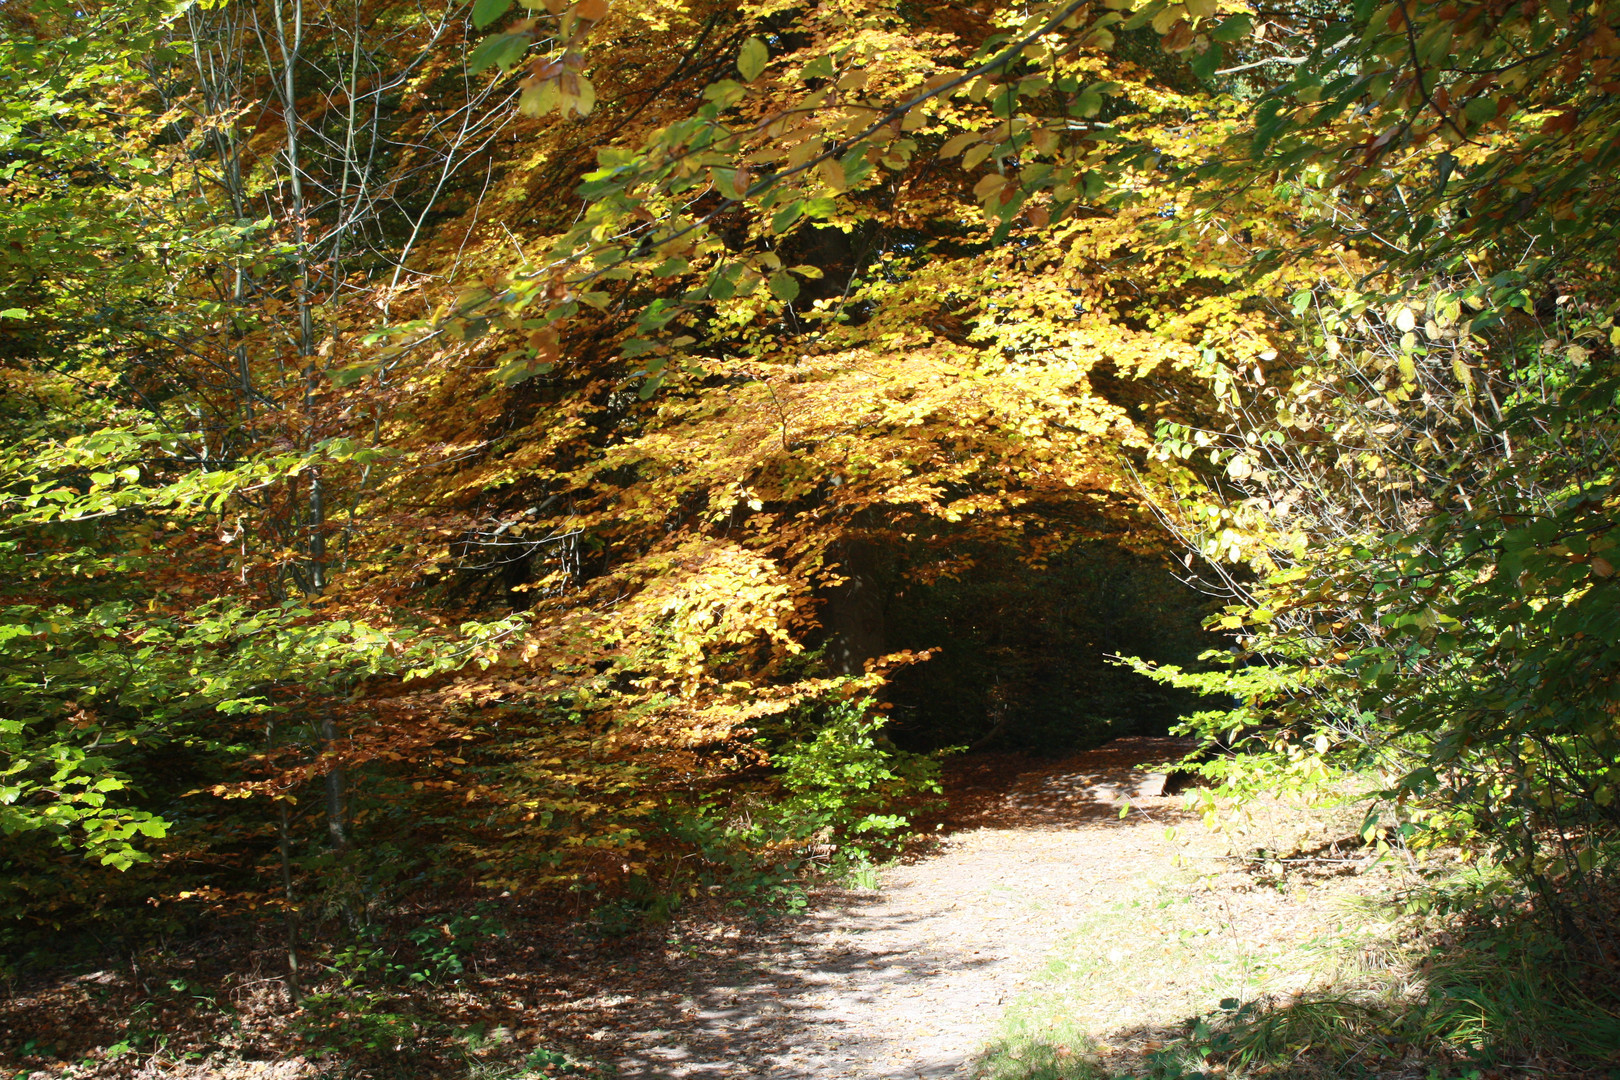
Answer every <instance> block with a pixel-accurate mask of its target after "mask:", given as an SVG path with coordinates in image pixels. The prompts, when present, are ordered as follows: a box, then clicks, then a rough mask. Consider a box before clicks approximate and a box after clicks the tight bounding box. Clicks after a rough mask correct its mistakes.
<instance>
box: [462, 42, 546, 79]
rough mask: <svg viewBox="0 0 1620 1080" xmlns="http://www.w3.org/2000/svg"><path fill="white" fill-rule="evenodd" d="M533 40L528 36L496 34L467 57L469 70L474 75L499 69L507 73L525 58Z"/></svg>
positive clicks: (479, 44) (480, 43)
mask: <svg viewBox="0 0 1620 1080" xmlns="http://www.w3.org/2000/svg"><path fill="white" fill-rule="evenodd" d="M531 40H532V39H531V38H530V37H529V35H528V34H496V35H495V36H494V37H487V38H485V39H484V40H483V41H480V42H479V43H478V48H476V49H474V50H473V51H472V55H471V56H469V57H467V69H468V70H469V71H471V72H472V73H473V74H474V75H477V74H480V73H482V72H484V71H487V70H489V69H490V68H491V67H498V68H500V69H501V70H502V71H506V70H507V69H509V68H511V67H512V66H513V65H514V64H516V63H517V62H518V61H519V60H521V59H522V58H523V54H524V53H525V52H527V51H528V49H529V43H530V41H531Z"/></svg>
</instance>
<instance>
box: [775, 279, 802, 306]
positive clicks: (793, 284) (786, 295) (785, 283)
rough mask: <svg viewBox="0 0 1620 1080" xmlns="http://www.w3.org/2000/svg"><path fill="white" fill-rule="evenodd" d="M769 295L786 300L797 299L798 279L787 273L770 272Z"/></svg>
mask: <svg viewBox="0 0 1620 1080" xmlns="http://www.w3.org/2000/svg"><path fill="white" fill-rule="evenodd" d="M771 295H772V296H774V297H776V298H777V299H778V300H782V301H786V302H791V301H794V300H797V299H798V298H799V282H798V279H797V278H795V277H794V276H793V275H792V274H789V273H781V274H772V275H771Z"/></svg>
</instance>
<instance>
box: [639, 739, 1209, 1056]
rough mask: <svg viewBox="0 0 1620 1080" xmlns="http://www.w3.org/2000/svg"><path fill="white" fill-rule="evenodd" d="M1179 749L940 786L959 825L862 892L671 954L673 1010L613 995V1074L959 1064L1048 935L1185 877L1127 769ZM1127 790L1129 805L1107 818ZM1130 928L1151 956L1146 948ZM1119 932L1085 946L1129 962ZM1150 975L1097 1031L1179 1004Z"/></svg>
mask: <svg viewBox="0 0 1620 1080" xmlns="http://www.w3.org/2000/svg"><path fill="white" fill-rule="evenodd" d="M1180 748H1181V744H1179V743H1178V742H1177V741H1175V740H1169V739H1146V738H1139V739H1128V740H1119V741H1117V742H1114V743H1111V744H1109V745H1108V746H1107V747H1104V748H1102V749H1100V750H1097V751H1093V752H1091V753H1087V754H1082V755H1077V756H1075V757H1073V758H1070V759H1067V760H1065V761H1061V762H1056V763H1053V764H1051V765H1049V766H1044V767H1042V768H1039V769H1035V770H1032V771H1030V772H1027V773H1025V774H1023V775H1021V776H1018V777H1017V778H1016V780H1015V781H1014V783H1013V784H1012V786H1011V787H1010V788H1009V787H1007V786H1006V782H1005V778H1002V780H1001V782H1000V783H999V784H993V783H992V784H986V785H984V788H985V789H984V790H974V789H972V788H971V786H970V788H969V790H966V791H961V790H959V791H957V792H955V793H954V797H953V809H952V811H951V813H952V814H953V815H954V816H955V821H954V822H953V824H955V825H956V826H957V828H958V829H959V830H960V831H957V832H955V833H953V834H952V835H951V836H950V837H949V838H948V839H946V840H944V841H943V842H942V843H941V844H940V846H939V848H938V849H937V850H936V851H934V852H933V853H931V854H929V855H928V856H926V857H924V858H922V859H920V860H918V861H916V862H914V863H911V864H909V865H902V866H898V867H894V868H892V869H890V870H888V871H886V872H884V874H883V875H882V881H881V888H880V889H878V890H876V891H846V892H842V893H840V894H838V895H836V896H834V897H833V898H831V899H830V901H829V902H824V903H822V904H820V905H818V906H817V908H816V909H815V910H813V911H812V912H810V913H809V914H807V915H805V916H804V917H803V918H801V919H798V920H791V921H789V922H788V923H786V925H785V926H781V927H779V928H778V932H777V933H776V934H774V935H769V936H763V937H761V938H759V939H757V940H754V941H748V942H739V943H738V945H737V946H736V947H735V948H730V949H720V950H718V951H716V950H708V949H706V950H703V953H702V955H692V956H688V957H686V958H685V960H686V962H685V963H681V964H678V965H671V967H670V969H669V970H670V975H671V976H673V977H679V978H681V979H682V981H683V985H682V986H681V988H680V1008H679V1010H678V1011H676V1012H674V1013H671V1012H670V1010H668V1008H667V1003H659V1002H645V1001H644V1002H639V1003H638V1002H625V1003H623V1004H624V1005H626V1006H629V1008H628V1009H626V1012H628V1013H630V1014H631V1015H622V1016H621V1017H620V1024H621V1030H623V1028H624V1027H642V1030H641V1031H640V1032H639V1033H638V1034H637V1035H635V1036H633V1037H631V1038H630V1039H628V1040H626V1041H625V1042H624V1043H622V1044H621V1045H622V1047H623V1050H622V1053H621V1054H620V1056H619V1058H618V1061H617V1065H618V1067H619V1068H620V1070H621V1071H622V1075H624V1076H626V1077H648V1078H651V1077H680V1078H684V1077H710V1076H714V1077H719V1076H727V1077H732V1076H762V1077H780V1078H783V1080H786V1078H794V1077H803V1078H810V1077H815V1078H823V1077H860V1078H890V1077H893V1078H900V1077H905V1078H914V1077H945V1076H971V1075H973V1074H974V1072H975V1071H976V1063H977V1061H978V1059H979V1057H980V1055H981V1053H982V1052H983V1050H984V1048H985V1047H986V1046H987V1045H988V1044H990V1043H991V1042H992V1041H993V1040H994V1039H995V1037H996V1034H997V1028H998V1024H999V1022H1000V1021H1001V1018H1002V1015H1003V1013H1004V1011H1005V1009H1006V1008H1007V1007H1008V1005H1009V1003H1010V1002H1013V1001H1014V1000H1016V999H1018V998H1020V997H1021V996H1024V995H1027V994H1028V993H1030V992H1032V990H1038V985H1039V983H1040V981H1041V976H1042V975H1043V973H1044V972H1045V967H1044V966H1045V965H1048V964H1049V963H1050V962H1051V958H1052V957H1053V955H1054V953H1055V952H1058V951H1061V950H1060V946H1063V945H1065V944H1070V945H1072V944H1073V941H1072V940H1071V939H1073V938H1074V937H1075V935H1076V934H1077V933H1079V934H1081V935H1082V936H1085V934H1084V931H1085V929H1086V927H1087V925H1088V924H1089V923H1093V922H1095V921H1096V917H1097V916H1098V915H1099V913H1107V912H1114V911H1116V910H1117V909H1118V908H1119V906H1120V905H1121V903H1128V902H1129V901H1130V899H1131V898H1133V897H1140V896H1141V895H1143V894H1144V890H1150V889H1151V888H1152V887H1153V885H1154V883H1156V882H1163V881H1169V880H1173V879H1177V878H1178V875H1179V876H1180V877H1185V876H1186V874H1185V871H1182V870H1178V869H1177V865H1176V864H1177V860H1176V856H1177V854H1178V853H1180V854H1181V855H1182V856H1183V858H1182V859H1181V860H1180V862H1181V864H1182V865H1185V863H1186V861H1187V858H1186V857H1187V855H1188V854H1189V853H1188V850H1187V848H1186V843H1185V841H1181V842H1175V841H1172V840H1170V839H1167V838H1166V828H1167V825H1168V824H1170V823H1172V822H1173V821H1179V820H1181V817H1182V814H1181V809H1180V808H1181V800H1180V799H1173V798H1172V799H1166V798H1160V797H1158V796H1157V794H1156V792H1157V789H1158V786H1159V781H1160V779H1161V778H1158V777H1153V776H1150V775H1149V774H1148V773H1147V772H1146V771H1145V770H1144V769H1143V768H1142V767H1141V766H1143V765H1144V764H1146V763H1151V762H1156V761H1162V760H1164V759H1165V758H1167V757H1171V756H1175V755H1176V754H1177V753H1178V752H1179V750H1180ZM1127 802H1128V803H1129V804H1130V805H1131V806H1132V807H1133V812H1132V813H1130V814H1128V815H1127V816H1126V817H1125V818H1123V819H1122V818H1121V817H1120V814H1119V811H1120V809H1121V808H1122V807H1123V806H1125V805H1126V804H1127ZM1184 824H1185V823H1184ZM963 826H966V827H963ZM1185 831H1186V832H1189V833H1193V832H1196V831H1197V830H1196V828H1193V829H1186V830H1185ZM1193 854H1194V855H1196V854H1198V853H1196V852H1194V853H1193ZM1099 930H1100V932H1104V933H1107V931H1106V930H1103V929H1102V928H1099ZM1117 932H1118V929H1117V928H1115V930H1114V931H1113V933H1117ZM1148 936H1149V937H1153V938H1154V940H1153V941H1152V942H1151V943H1152V945H1153V946H1154V948H1155V950H1156V951H1157V952H1158V953H1159V955H1158V956H1156V957H1155V958H1154V960H1153V961H1151V962H1152V963H1154V964H1155V965H1156V966H1161V967H1162V966H1164V963H1163V960H1161V959H1160V958H1159V956H1162V950H1161V949H1160V944H1161V943H1160V941H1159V940H1158V939H1157V937H1154V935H1148ZM1160 936H1162V935H1160ZM1134 937H1135V935H1130V934H1126V935H1123V936H1122V938H1121V940H1119V941H1117V942H1107V941H1101V940H1094V941H1091V942H1089V944H1090V945H1095V946H1097V947H1098V948H1101V949H1102V950H1103V954H1104V955H1105V956H1106V955H1108V954H1109V953H1112V954H1113V955H1114V956H1116V957H1118V961H1117V962H1118V963H1121V964H1123V963H1125V962H1126V960H1127V954H1129V956H1130V957H1131V958H1133V959H1140V957H1138V956H1137V954H1139V953H1140V952H1141V948H1140V945H1141V942H1139V941H1136V940H1134ZM1128 939H1129V940H1128ZM1081 944H1082V945H1086V944H1088V943H1087V942H1081ZM694 952H696V950H694ZM1166 959H1168V958H1166ZM1152 974H1153V973H1150V972H1143V976H1144V978H1143V979H1142V980H1141V983H1142V987H1141V990H1140V992H1138V993H1136V994H1133V995H1128V998H1130V999H1134V1000H1124V1001H1114V1002H1113V1003H1112V1007H1111V1008H1109V1010H1108V1011H1109V1012H1111V1013H1112V1014H1113V1015H1107V1016H1097V1017H1095V1018H1094V1019H1095V1020H1096V1021H1098V1022H1100V1023H1102V1024H1103V1025H1104V1026H1103V1028H1102V1029H1101V1030H1098V1031H1097V1035H1098V1036H1102V1035H1105V1034H1108V1033H1109V1032H1110V1031H1112V1030H1114V1029H1115V1028H1117V1027H1118V1025H1120V1024H1121V1023H1123V1024H1126V1025H1130V1024H1131V1023H1133V1022H1134V1023H1135V1025H1136V1027H1137V1028H1139V1029H1143V1030H1145V1025H1150V1024H1151V1022H1152V1021H1154V1020H1156V1019H1158V1020H1162V1019H1164V1016H1163V1014H1164V1013H1165V1008H1166V1007H1168V1008H1169V1010H1170V1012H1171V1013H1172V1014H1174V1013H1175V1010H1176V1009H1177V1008H1184V1007H1185V1006H1187V1005H1192V1004H1194V1002H1193V1001H1192V1000H1186V1001H1183V1000H1180V999H1181V998H1183V997H1186V995H1181V994H1174V993H1172V994H1171V995H1170V1000H1164V997H1163V994H1162V993H1161V994H1160V995H1159V996H1158V997H1157V998H1156V997H1155V996H1154V994H1153V992H1152V984H1154V983H1157V982H1161V981H1163V980H1161V979H1156V978H1152V977H1148V976H1150V975H1152ZM1158 974H1160V975H1163V974H1166V973H1164V972H1159V973H1158ZM1169 978H1170V981H1171V983H1172V984H1173V983H1174V981H1175V980H1174V973H1173V972H1170V973H1169ZM1114 996H1115V997H1117V996H1118V995H1114ZM1144 1005H1145V1006H1147V1008H1146V1009H1145V1011H1144V1009H1143V1008H1140V1007H1137V1006H1144ZM661 1006H663V1007H661ZM1154 1014H1160V1015H1157V1016H1156V1015H1154ZM1180 1015H1186V1013H1184V1012H1183V1013H1181V1014H1180ZM614 1041H618V1040H617V1039H615V1040H614Z"/></svg>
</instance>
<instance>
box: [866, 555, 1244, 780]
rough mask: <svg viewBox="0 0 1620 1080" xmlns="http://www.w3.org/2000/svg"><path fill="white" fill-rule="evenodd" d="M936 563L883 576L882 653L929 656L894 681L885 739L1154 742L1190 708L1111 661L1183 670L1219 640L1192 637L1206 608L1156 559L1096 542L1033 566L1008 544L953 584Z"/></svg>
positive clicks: (991, 744)
mask: <svg viewBox="0 0 1620 1080" xmlns="http://www.w3.org/2000/svg"><path fill="white" fill-rule="evenodd" d="M940 570H941V567H939V566H936V565H919V566H909V565H906V564H905V563H904V562H897V563H896V565H894V566H893V567H892V568H890V569H889V571H888V572H889V575H890V578H891V581H892V587H891V590H890V592H889V594H888V598H887V603H886V606H885V611H884V629H885V637H886V646H887V648H888V649H890V650H899V649H911V650H917V651H920V650H923V649H932V650H935V653H934V656H933V658H932V659H931V660H930V661H928V662H927V663H923V664H918V665H915V666H913V667H910V668H907V669H905V670H902V671H899V672H896V673H895V675H894V676H893V679H892V683H891V689H890V692H889V695H888V696H889V700H890V701H891V702H892V708H893V717H894V719H893V722H892V723H891V726H890V729H889V730H890V733H891V735H892V737H893V738H894V740H895V742H896V743H897V744H898V745H900V746H902V747H904V748H906V749H915V750H932V749H937V748H940V747H947V746H966V747H969V748H970V749H973V750H976V751H978V750H994V751H1001V752H1010V751H1024V752H1029V753H1033V754H1038V755H1042V756H1047V757H1057V756H1062V755H1064V754H1068V753H1072V752H1074V751H1076V750H1086V749H1089V748H1091V747H1094V746H1097V745H1100V744H1101V743H1104V742H1106V741H1108V740H1109V739H1112V738H1116V737H1119V736H1123V735H1164V734H1165V733H1166V732H1167V731H1168V730H1169V728H1170V725H1171V724H1172V723H1173V722H1174V721H1175V719H1176V717H1177V716H1179V715H1181V714H1182V713H1184V712H1190V711H1194V710H1195V709H1196V708H1198V707H1200V706H1198V705H1197V704H1195V699H1194V696H1193V695H1191V694H1190V693H1188V692H1185V691H1179V690H1175V689H1172V688H1168V687H1164V686H1160V685H1158V684H1155V683H1153V682H1150V681H1149V680H1147V679H1144V678H1142V677H1140V676H1138V675H1136V674H1135V673H1133V672H1131V671H1129V670H1126V669H1124V668H1121V667H1119V666H1118V665H1116V664H1114V663H1111V662H1110V661H1109V660H1108V659H1107V658H1108V657H1109V656H1115V655H1129V656H1141V657H1144V658H1146V659H1150V660H1153V661H1156V662H1159V663H1170V664H1178V665H1182V666H1188V665H1195V664H1196V662H1197V657H1198V654H1199V653H1200V652H1202V651H1204V650H1206V649H1210V648H1216V647H1219V646H1220V645H1221V644H1222V643H1221V642H1220V640H1219V639H1218V638H1217V637H1216V636H1215V635H1213V634H1210V633H1208V632H1207V631H1205V630H1204V629H1203V627H1202V622H1203V618H1204V616H1205V614H1206V613H1207V610H1208V605H1209V603H1210V601H1209V598H1208V597H1205V596H1202V595H1200V594H1198V593H1196V592H1193V591H1192V590H1191V589H1189V588H1187V587H1186V586H1184V585H1183V584H1182V583H1181V582H1179V581H1178V580H1176V578H1175V577H1174V576H1173V575H1172V574H1171V573H1170V572H1169V570H1168V568H1167V567H1166V565H1165V563H1164V561H1163V559H1162V557H1160V556H1157V555H1148V554H1141V553H1136V552H1131V551H1128V550H1125V549H1123V548H1120V547H1118V546H1115V545H1112V544H1109V543H1106V542H1103V541H1089V542H1085V543H1080V544H1075V545H1073V546H1071V547H1069V548H1068V549H1067V550H1065V551H1062V552H1060V553H1057V554H1054V555H1053V556H1051V558H1050V559H1049V560H1048V561H1046V562H1045V563H1043V564H1039V565H1032V564H1031V563H1030V562H1028V561H1027V560H1025V559H1021V558H1019V553H1018V552H1016V551H1014V550H1013V549H1011V548H1006V547H986V548H984V549H982V550H978V551H975V552H974V553H973V555H972V557H971V563H970V564H968V565H966V566H964V567H963V568H962V571H961V572H960V576H959V577H944V576H939V571H940Z"/></svg>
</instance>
